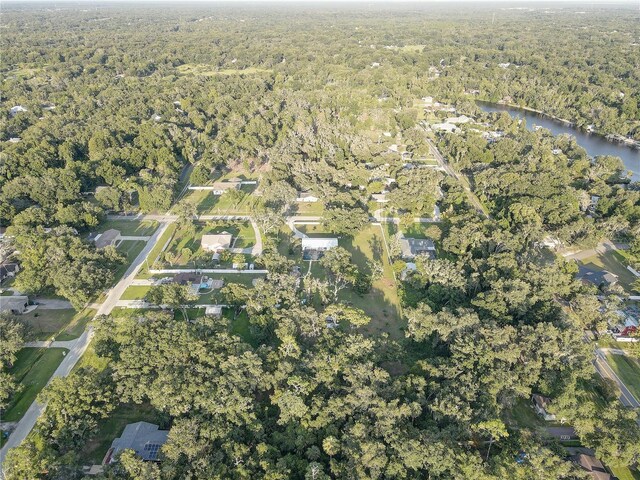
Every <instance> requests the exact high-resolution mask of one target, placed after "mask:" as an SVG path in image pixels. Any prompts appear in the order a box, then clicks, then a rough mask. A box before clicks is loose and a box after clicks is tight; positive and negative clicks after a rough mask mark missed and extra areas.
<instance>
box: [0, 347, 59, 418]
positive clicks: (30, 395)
mask: <svg viewBox="0 0 640 480" xmlns="http://www.w3.org/2000/svg"><path fill="white" fill-rule="evenodd" d="M67 352H68V350H67V349H66V348H23V349H22V350H20V351H19V352H18V354H17V359H16V361H15V363H14V364H13V366H12V367H11V368H10V369H9V374H10V375H12V376H13V377H14V378H15V379H16V381H17V382H18V383H19V384H20V386H21V390H20V391H19V392H18V393H16V394H15V395H14V396H13V398H12V399H11V401H10V402H9V405H8V407H7V409H6V410H5V411H4V412H3V414H2V421H3V422H16V421H18V420H20V419H21V418H22V416H23V415H24V413H25V412H26V411H27V409H28V408H29V406H30V405H31V403H32V402H33V401H34V400H35V398H36V396H37V395H38V393H40V391H41V390H42V389H43V388H44V386H45V385H46V384H47V382H48V381H49V378H51V375H53V372H55V371H56V369H57V368H58V365H60V363H61V362H62V360H63V358H64V356H65V354H66V353H67Z"/></svg>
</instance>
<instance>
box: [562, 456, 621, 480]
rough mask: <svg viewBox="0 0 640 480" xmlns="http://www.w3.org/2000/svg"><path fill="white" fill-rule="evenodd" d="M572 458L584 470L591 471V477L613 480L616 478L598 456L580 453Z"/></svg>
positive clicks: (599, 479) (598, 479)
mask: <svg viewBox="0 0 640 480" xmlns="http://www.w3.org/2000/svg"><path fill="white" fill-rule="evenodd" d="M570 459H571V461H572V462H573V463H575V464H576V465H578V466H580V467H582V469H583V470H585V471H587V472H589V476H591V478H594V479H596V480H613V479H614V478H615V477H614V476H613V475H611V474H610V473H609V472H608V471H607V469H606V468H605V467H604V465H603V464H602V462H601V461H600V460H598V459H597V458H596V457H592V456H591V455H586V454H584V453H579V454H578V455H573V456H572V457H570Z"/></svg>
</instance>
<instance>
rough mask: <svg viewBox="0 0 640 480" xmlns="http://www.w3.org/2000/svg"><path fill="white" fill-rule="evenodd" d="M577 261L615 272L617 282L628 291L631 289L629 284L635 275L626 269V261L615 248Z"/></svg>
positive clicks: (634, 278)
mask: <svg viewBox="0 0 640 480" xmlns="http://www.w3.org/2000/svg"><path fill="white" fill-rule="evenodd" d="M578 263H579V264H580V265H584V266H585V267H589V268H594V269H597V268H600V269H603V270H608V271H609V272H611V273H614V274H616V275H617V276H618V282H619V283H620V285H621V286H622V287H623V288H624V289H625V290H627V291H628V292H630V291H631V284H632V283H633V282H634V281H635V280H636V277H635V276H634V275H633V274H632V273H631V272H630V271H629V270H627V262H626V260H625V258H624V256H622V255H621V254H620V253H619V252H617V251H615V250H614V251H610V252H605V253H603V254H601V255H594V256H593V257H589V258H585V259H584V260H580V261H579V262H578Z"/></svg>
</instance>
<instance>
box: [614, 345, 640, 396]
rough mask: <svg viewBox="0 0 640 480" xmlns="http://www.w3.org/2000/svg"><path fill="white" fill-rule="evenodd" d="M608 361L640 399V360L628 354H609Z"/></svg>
mask: <svg viewBox="0 0 640 480" xmlns="http://www.w3.org/2000/svg"><path fill="white" fill-rule="evenodd" d="M607 363H608V364H609V365H610V366H611V368H612V369H613V371H614V372H616V375H618V377H620V380H622V381H623V382H624V384H625V385H626V386H627V388H628V389H629V390H630V391H631V393H633V395H634V396H635V397H636V398H637V399H640V360H638V359H637V358H633V357H630V356H628V355H612V354H607Z"/></svg>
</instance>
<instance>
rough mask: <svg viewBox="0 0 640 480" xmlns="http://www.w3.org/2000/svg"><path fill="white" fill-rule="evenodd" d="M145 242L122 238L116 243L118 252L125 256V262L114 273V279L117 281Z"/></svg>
mask: <svg viewBox="0 0 640 480" xmlns="http://www.w3.org/2000/svg"><path fill="white" fill-rule="evenodd" d="M146 244H147V242H145V241H142V240H123V241H121V242H120V244H119V245H118V252H120V253H121V254H122V255H124V256H125V257H126V262H125V263H124V265H121V266H120V267H119V268H118V270H116V273H115V281H116V282H117V281H119V280H120V279H121V278H122V276H123V275H124V273H125V272H126V271H127V269H128V268H129V266H130V265H131V264H132V263H133V261H134V260H135V259H136V257H137V256H138V255H139V254H140V252H141V251H142V250H143V249H144V247H145V246H146Z"/></svg>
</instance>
